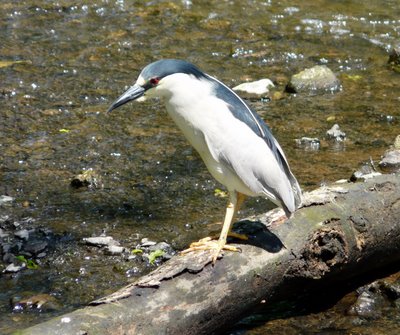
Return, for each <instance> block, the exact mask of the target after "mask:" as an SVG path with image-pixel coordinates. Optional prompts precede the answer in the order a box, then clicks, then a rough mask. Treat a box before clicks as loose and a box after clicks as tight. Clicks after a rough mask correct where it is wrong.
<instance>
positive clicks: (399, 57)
mask: <svg viewBox="0 0 400 335" xmlns="http://www.w3.org/2000/svg"><path fill="white" fill-rule="evenodd" d="M388 64H389V66H390V68H391V69H392V70H393V71H395V72H400V47H394V48H393V49H392V50H391V51H390V54H389V60H388Z"/></svg>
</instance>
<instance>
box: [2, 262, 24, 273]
mask: <svg viewBox="0 0 400 335" xmlns="http://www.w3.org/2000/svg"><path fill="white" fill-rule="evenodd" d="M23 268H25V264H22V265H15V264H14V263H11V264H9V265H7V267H6V268H5V269H4V270H3V272H5V273H15V272H18V271H21V270H22V269H23Z"/></svg>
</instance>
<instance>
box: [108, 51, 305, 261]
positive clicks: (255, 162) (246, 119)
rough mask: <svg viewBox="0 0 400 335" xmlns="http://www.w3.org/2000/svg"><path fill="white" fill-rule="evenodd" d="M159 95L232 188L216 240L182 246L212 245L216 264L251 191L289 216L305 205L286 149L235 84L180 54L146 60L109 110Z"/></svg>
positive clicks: (222, 180) (213, 171)
mask: <svg viewBox="0 0 400 335" xmlns="http://www.w3.org/2000/svg"><path fill="white" fill-rule="evenodd" d="M149 98H161V100H163V101H164V103H165V107H166V110H167V113H168V114H169V116H170V117H171V118H172V120H173V121H174V122H175V124H176V125H177V126H178V128H179V129H180V130H181V131H182V133H183V135H184V136H185V137H186V139H187V140H188V141H189V143H190V144H191V145H192V146H193V147H194V148H195V150H196V151H197V152H198V154H199V155H200V157H201V158H202V160H203V161H204V163H205V165H206V167H207V169H208V171H209V172H210V173H211V175H212V176H213V177H214V178H215V179H216V180H217V181H218V182H219V183H221V184H222V185H224V186H225V187H226V189H227V191H228V193H229V202H228V205H227V208H226V213H225V219H224V221H223V225H222V229H221V233H220V235H219V238H218V240H214V239H212V238H211V237H206V238H203V239H201V240H200V241H198V242H194V243H192V244H191V245H190V247H189V248H188V249H186V250H185V251H183V253H186V252H192V251H196V250H210V252H211V257H212V263H213V264H215V263H216V260H217V259H218V258H219V257H220V254H221V252H222V251H223V250H231V251H240V249H239V248H236V247H234V246H231V245H229V244H227V237H228V235H230V234H234V233H232V232H231V229H232V224H233V222H234V219H235V216H236V214H237V212H238V210H239V208H240V206H241V205H242V203H243V201H244V199H245V198H246V197H248V196H250V197H258V196H262V197H264V198H267V199H269V200H270V201H272V202H273V203H275V204H276V205H277V206H280V207H282V208H283V210H284V212H285V214H286V216H287V217H288V218H289V217H291V215H292V213H293V212H294V211H295V210H296V209H297V208H298V207H299V206H300V205H301V201H302V192H301V188H300V186H299V183H298V181H297V179H296V177H295V176H294V175H293V173H292V171H291V169H290V167H289V163H288V161H287V159H286V157H285V154H284V152H283V150H282V148H281V146H280V145H279V143H278V141H277V140H276V139H275V137H274V136H273V135H272V132H271V130H270V128H269V127H268V126H267V125H266V123H265V122H264V121H263V120H262V118H261V117H260V116H259V115H258V114H257V113H256V112H255V111H254V110H253V109H252V108H250V106H249V105H248V104H247V103H246V102H245V101H244V100H243V99H242V98H240V97H239V96H238V95H237V94H236V93H235V92H234V91H233V90H232V89H230V88H229V87H228V86H227V85H225V84H224V83H223V82H221V81H220V80H218V79H216V78H215V77H213V76H211V75H209V74H207V73H205V72H203V71H201V70H200V69H199V68H198V67H197V66H195V65H193V64H192V63H190V62H187V61H185V60H180V59H160V60H157V61H155V62H153V63H150V64H148V65H147V66H145V67H144V68H143V70H142V71H141V73H140V74H139V76H138V78H137V80H136V82H135V83H134V84H133V85H132V86H131V87H129V88H128V89H127V90H126V91H125V92H124V93H123V94H122V95H121V96H119V97H118V98H117V99H116V100H115V101H114V102H113V103H112V104H111V105H110V107H109V108H108V112H111V111H113V110H114V109H116V108H118V107H120V106H122V105H124V104H126V103H127V102H129V101H133V100H137V101H145V100H146V99H149Z"/></svg>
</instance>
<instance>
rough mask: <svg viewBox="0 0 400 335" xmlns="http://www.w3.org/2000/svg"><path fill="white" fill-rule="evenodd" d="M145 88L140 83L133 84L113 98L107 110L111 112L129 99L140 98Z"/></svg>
mask: <svg viewBox="0 0 400 335" xmlns="http://www.w3.org/2000/svg"><path fill="white" fill-rule="evenodd" d="M145 91H146V90H145V89H144V88H143V87H142V86H140V85H133V86H132V87H130V88H129V89H128V90H127V91H126V92H125V93H124V94H122V95H121V96H120V97H119V98H118V99H117V100H115V101H114V102H113V103H112V104H111V106H110V107H109V108H108V110H107V112H111V111H112V110H114V109H115V108H118V107H119V106H122V105H124V104H126V103H127V102H129V101H132V100H136V99H138V98H140V97H141V96H142V95H143V94H144V92H145Z"/></svg>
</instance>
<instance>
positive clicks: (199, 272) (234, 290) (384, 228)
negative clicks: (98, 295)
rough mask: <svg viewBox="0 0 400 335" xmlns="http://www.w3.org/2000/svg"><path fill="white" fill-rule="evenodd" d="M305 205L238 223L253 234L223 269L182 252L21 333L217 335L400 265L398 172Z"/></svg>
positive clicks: (204, 256)
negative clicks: (262, 311)
mask: <svg viewBox="0 0 400 335" xmlns="http://www.w3.org/2000/svg"><path fill="white" fill-rule="evenodd" d="M305 203H306V206H305V207H304V208H302V209H300V210H299V211H297V212H296V213H295V215H294V216H293V217H292V218H291V219H290V220H288V221H286V222H279V220H278V221H275V222H279V223H275V224H274V223H272V224H271V222H270V221H271V220H272V216H273V215H274V214H273V213H275V214H276V211H275V212H273V213H272V214H271V213H267V214H265V215H263V216H262V217H258V219H257V220H251V222H250V221H242V222H239V223H237V224H236V228H235V229H239V230H240V231H241V232H243V231H245V232H247V234H249V235H250V237H251V238H250V239H249V241H248V242H247V243H246V244H243V243H240V244H237V246H239V247H240V248H241V249H242V252H241V253H233V252H227V253H226V254H225V256H224V257H223V258H222V259H220V260H218V261H217V263H216V265H215V266H214V267H213V266H212V265H211V263H210V255H209V254H208V253H207V252H206V251H204V252H199V253H195V254H187V255H184V256H176V257H174V258H173V259H171V260H170V261H168V262H167V263H165V264H164V265H162V266H161V267H159V268H158V269H157V270H155V271H154V272H152V273H150V274H149V275H147V276H145V277H142V278H141V279H140V280H139V281H138V282H136V283H134V284H131V285H129V286H127V287H125V288H123V289H122V290H120V291H118V292H116V293H114V294H112V295H111V296H108V297H105V298H103V299H100V300H98V301H96V302H94V304H93V306H88V307H86V308H82V309H79V310H76V311H74V312H72V313H69V314H66V315H63V316H60V317H56V318H54V319H51V320H50V321H47V322H44V323H42V324H39V325H36V326H34V327H31V328H29V329H25V330H24V331H22V332H19V333H18V334H32V335H33V334H37V335H39V334H40V335H45V334H51V335H54V334H74V335H76V334H81V335H83V334H88V335H91V334H96V335H102V334H145V335H149V334H157V335H159V334H213V333H218V332H219V331H220V330H221V329H223V328H224V327H226V326H227V325H232V324H233V323H234V322H235V321H237V320H239V319H240V318H241V317H242V316H243V315H245V314H246V312H248V311H249V310H250V309H251V308H252V307H254V306H257V305H259V304H260V302H261V301H263V302H264V304H265V305H268V304H273V303H274V302H277V301H280V300H281V299H288V297H290V296H291V295H293V294H296V295H299V294H302V293H304V292H307V291H312V290H313V289H314V288H315V287H316V286H318V287H320V288H321V287H324V286H325V287H332V285H340V284H343V283H344V282H348V281H351V280H352V279H354V278H355V277H356V276H358V277H359V276H362V275H367V274H370V273H371V272H374V271H377V270H379V269H383V268H384V267H387V266H390V265H394V264H399V261H400V177H399V175H383V176H379V177H376V178H374V179H371V180H369V181H367V182H364V183H356V184H346V185H342V186H341V185H337V186H334V187H331V188H325V189H322V190H321V189H319V190H318V191H315V192H312V193H311V194H308V195H307V196H306V201H305ZM276 215H279V213H278V214H276ZM268 222H269V223H268ZM266 223H267V224H269V225H267V226H266V225H265V224H266Z"/></svg>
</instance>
